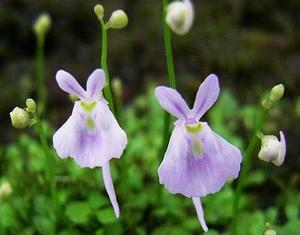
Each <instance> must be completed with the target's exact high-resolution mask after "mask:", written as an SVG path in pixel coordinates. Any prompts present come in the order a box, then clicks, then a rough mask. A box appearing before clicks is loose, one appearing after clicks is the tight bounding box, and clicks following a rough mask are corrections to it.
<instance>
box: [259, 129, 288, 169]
mask: <svg viewBox="0 0 300 235" xmlns="http://www.w3.org/2000/svg"><path fill="white" fill-rule="evenodd" d="M279 133H280V141H278V139H277V137H276V136H274V135H264V136H263V137H262V138H261V149H260V151H259V153H258V158H259V159H260V160H263V161H266V162H272V163H274V164H275V165H276V166H280V165H282V163H283V161H284V158H285V154H286V142H285V137H284V135H283V133H282V131H280V132H279Z"/></svg>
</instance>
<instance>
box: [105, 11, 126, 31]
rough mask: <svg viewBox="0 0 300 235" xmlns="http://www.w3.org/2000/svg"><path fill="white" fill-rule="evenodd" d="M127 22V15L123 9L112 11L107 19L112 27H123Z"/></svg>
mask: <svg viewBox="0 0 300 235" xmlns="http://www.w3.org/2000/svg"><path fill="white" fill-rule="evenodd" d="M127 24H128V17H127V15H126V13H125V12H124V11H123V10H116V11H114V12H113V13H112V14H111V16H110V18H109V21H108V25H109V27H110V28H112V29H123V28H125V27H126V26H127Z"/></svg>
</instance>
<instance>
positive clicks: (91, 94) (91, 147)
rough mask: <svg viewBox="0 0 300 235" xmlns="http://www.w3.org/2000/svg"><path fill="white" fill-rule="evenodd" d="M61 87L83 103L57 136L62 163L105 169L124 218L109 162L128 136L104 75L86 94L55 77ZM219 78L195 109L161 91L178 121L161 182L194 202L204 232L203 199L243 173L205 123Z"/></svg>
mask: <svg viewBox="0 0 300 235" xmlns="http://www.w3.org/2000/svg"><path fill="white" fill-rule="evenodd" d="M56 80H57V83H58V85H59V87H60V88H61V89H62V90H63V91H65V92H67V93H69V94H72V95H75V96H77V97H78V98H79V101H76V102H75V105H74V108H73V111H72V115H71V116H70V117H69V119H68V120H67V121H66V122H65V123H64V124H63V126H62V127H61V128H59V130H58V131H57V132H56V133H55V134H54V136H53V144H54V148H55V150H56V152H57V154H58V155H59V156H60V157H61V158H65V157H72V158H73V159H74V160H75V161H76V163H77V164H78V165H80V166H81V167H89V168H94V167H102V173H103V179H104V184H105V188H106V191H107V193H108V195H109V198H110V200H111V202H112V205H113V208H114V211H115V214H116V216H117V217H119V213H120V210H119V206H118V202H117V199H116V195H115V191H114V187H113V183H112V179H111V175H110V169H109V161H110V160H111V159H112V158H120V157H121V155H122V153H123V151H124V149H125V147H126V144H127V136H126V134H125V132H124V131H123V130H122V129H121V127H120V126H119V124H118V122H117V121H116V119H115V117H114V116H113V114H112V113H111V111H110V110H109V107H108V105H107V102H106V100H105V99H104V98H103V95H102V89H103V87H104V85H105V76H104V73H103V71H102V70H101V69H96V70H95V71H94V72H93V73H92V74H91V75H90V76H89V78H88V81H87V85H86V90H85V89H83V88H82V87H81V86H80V85H79V84H78V82H77V81H76V79H75V78H74V77H73V76H72V75H70V74H69V73H67V72H65V71H63V70H60V71H58V72H57V74H56ZM219 92H220V89H219V84H218V78H217V77H216V76H215V75H210V76H209V77H208V78H207V79H206V80H205V81H204V82H203V83H202V85H201V86H200V87H199V90H198V92H197V95H196V99H195V103H194V107H193V108H192V109H190V108H189V107H188V105H187V104H186V103H185V101H184V100H183V99H182V97H181V96H180V95H179V94H178V93H177V91H176V90H174V89H171V88H168V87H163V86H160V87H157V88H156V90H155V94H156V97H157V99H158V101H159V103H160V105H161V106H162V107H163V108H164V109H165V110H166V111H168V112H169V113H171V114H172V115H174V116H175V117H176V118H177V119H178V120H177V121H176V122H175V128H174V130H173V132H172V135H171V138H170V142H169V146H168V149H167V151H166V153H165V156H164V159H163V161H162V163H161V165H160V167H159V169H158V174H159V178H160V183H162V184H164V185H165V186H166V188H167V189H168V190H169V191H170V192H171V193H174V194H175V193H180V194H183V195H184V196H186V197H190V198H192V199H193V203H194V205H195V207H196V211H197V215H198V218H199V221H200V223H201V225H202V227H203V229H204V230H205V231H207V226H206V223H205V220H204V216H203V209H202V205H201V201H200V198H201V197H204V196H206V195H207V194H210V193H214V192H217V191H219V190H220V189H221V188H222V186H223V185H224V184H225V182H226V181H227V180H229V179H233V178H236V177H237V176H238V173H239V170H240V163H241V153H240V151H239V150H238V149H237V148H236V147H235V146H233V145H231V144H230V143H228V142H227V141H225V140H224V139H223V138H222V137H220V136H218V135H217V134H216V133H214V132H213V131H212V130H211V129H210V127H209V126H208V124H207V123H206V122H200V121H199V120H200V118H201V117H202V116H203V115H204V114H205V112H206V111H207V110H208V109H209V108H210V107H211V106H212V105H213V104H214V103H215V101H216V100H217V98H218V96H219Z"/></svg>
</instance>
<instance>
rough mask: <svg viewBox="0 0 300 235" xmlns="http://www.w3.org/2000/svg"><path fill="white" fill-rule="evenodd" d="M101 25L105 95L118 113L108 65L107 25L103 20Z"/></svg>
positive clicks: (113, 109) (110, 105) (111, 108)
mask: <svg viewBox="0 0 300 235" xmlns="http://www.w3.org/2000/svg"><path fill="white" fill-rule="evenodd" d="M101 26H102V40H101V43H102V46H101V67H102V69H103V70H104V73H105V78H106V86H105V87H104V96H105V98H106V99H107V100H108V102H109V104H108V105H109V108H110V110H111V111H112V112H113V114H116V112H115V105H114V102H113V96H112V92H111V84H110V79H109V72H108V66H107V27H106V25H105V24H104V22H103V21H102V22H101Z"/></svg>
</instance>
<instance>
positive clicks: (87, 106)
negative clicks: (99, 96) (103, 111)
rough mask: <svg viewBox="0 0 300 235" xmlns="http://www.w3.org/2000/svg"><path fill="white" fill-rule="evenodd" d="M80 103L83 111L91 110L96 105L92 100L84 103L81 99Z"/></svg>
mask: <svg viewBox="0 0 300 235" xmlns="http://www.w3.org/2000/svg"><path fill="white" fill-rule="evenodd" d="M80 105H81V107H82V108H83V109H84V110H85V111H87V112H90V111H92V110H93V108H95V106H96V101H93V102H90V103H86V102H84V101H81V102H80Z"/></svg>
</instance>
